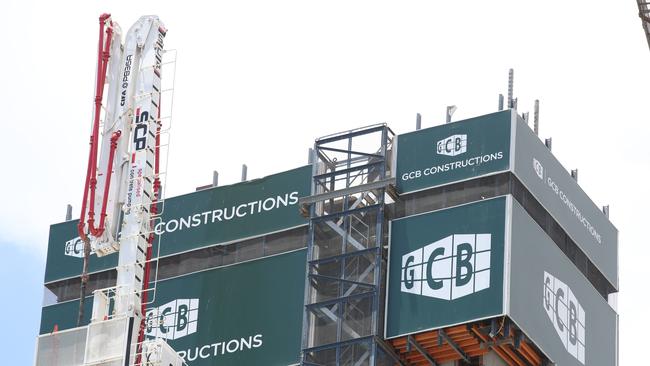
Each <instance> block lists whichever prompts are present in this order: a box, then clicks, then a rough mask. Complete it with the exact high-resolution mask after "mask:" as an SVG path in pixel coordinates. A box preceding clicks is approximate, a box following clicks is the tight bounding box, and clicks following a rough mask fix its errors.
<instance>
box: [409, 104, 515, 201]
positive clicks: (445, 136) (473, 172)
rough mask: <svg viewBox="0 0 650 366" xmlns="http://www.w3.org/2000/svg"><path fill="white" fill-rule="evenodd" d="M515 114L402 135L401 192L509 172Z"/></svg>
mask: <svg viewBox="0 0 650 366" xmlns="http://www.w3.org/2000/svg"><path fill="white" fill-rule="evenodd" d="M514 113H515V112H514V111H511V110H507V111H502V112H497V113H493V114H488V115H485V116H481V117H476V118H470V119H467V120H463V121H458V122H453V123H448V124H444V125H441V126H435V127H431V128H426V129H423V130H419V131H414V132H410V133H406V134H403V135H399V136H398V137H397V167H396V169H397V190H398V191H399V192H400V193H402V194H404V193H411V192H417V191H420V190H423V189H426V188H431V187H435V186H439V185H443V184H448V183H453V182H457V181H462V180H466V179H470V178H476V177H479V176H483V175H488V174H493V173H496V172H500V171H505V170H508V168H509V166H510V131H511V125H512V123H513V121H514Z"/></svg>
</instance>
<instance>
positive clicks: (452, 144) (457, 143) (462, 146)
mask: <svg viewBox="0 0 650 366" xmlns="http://www.w3.org/2000/svg"><path fill="white" fill-rule="evenodd" d="M466 151H467V135H453V136H449V137H447V138H446V139H442V140H440V141H438V143H437V144H436V153H437V154H438V155H447V156H456V155H460V154H462V153H464V152H466Z"/></svg>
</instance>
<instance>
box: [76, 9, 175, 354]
mask: <svg viewBox="0 0 650 366" xmlns="http://www.w3.org/2000/svg"><path fill="white" fill-rule="evenodd" d="M166 32H167V31H166V29H165V27H164V25H163V24H162V23H161V22H160V20H159V19H158V17H156V16H143V17H141V18H140V19H139V20H138V21H137V22H136V23H135V24H134V25H133V26H132V27H131V28H130V29H129V31H128V33H127V34H126V38H125V41H124V44H122V43H121V31H120V28H119V26H118V25H117V24H116V23H115V22H113V21H112V20H111V17H110V15H107V14H105V15H102V16H101V17H100V36H99V50H98V62H97V77H96V85H95V101H94V102H95V104H94V108H93V120H92V125H91V136H90V152H89V157H88V166H87V174H86V182H85V186H84V195H83V201H82V210H81V218H80V220H79V226H78V229H79V235H80V236H81V238H82V239H83V240H84V242H85V243H87V244H88V245H86V246H85V247H86V248H89V249H91V250H90V251H89V250H86V253H84V254H85V256H87V255H89V254H90V252H91V251H92V252H94V253H95V254H96V255H97V256H103V255H108V254H111V253H114V252H118V251H119V259H118V267H117V284H116V287H115V290H114V297H113V298H112V299H111V300H107V299H106V296H105V295H103V294H101V293H99V292H97V291H96V292H95V298H94V300H93V301H94V303H93V317H92V320H91V324H90V326H89V331H88V334H89V339H88V342H87V351H86V359H85V363H86V364H88V365H90V364H92V365H99V364H102V365H103V364H104V363H99V364H98V363H96V360H95V359H92V360H89V359H88V354H89V353H88V352H90V354H92V355H99V354H101V353H102V352H104V349H107V347H106V343H105V340H106V339H111V338H113V339H116V337H117V338H119V339H125V340H128V341H125V345H124V348H123V350H124V352H123V353H122V355H121V357H122V359H123V360H124V363H123V364H124V365H134V364H138V365H140V364H141V363H142V364H143V365H145V364H146V365H148V363H145V361H144V360H143V359H142V357H141V354H142V350H143V349H145V348H146V347H145V346H143V341H144V322H143V314H144V313H145V311H144V310H145V309H144V307H145V306H146V303H147V286H148V284H149V263H150V259H151V253H152V243H153V238H154V235H153V230H152V226H153V225H152V218H153V216H154V215H155V214H156V209H157V208H156V204H157V200H158V198H159V193H160V182H159V179H158V175H159V159H160V156H159V155H160V153H159V151H160V149H159V147H160V130H161V119H160V102H161V67H162V59H163V40H164V37H165V34H166ZM106 84H107V85H108V88H107V96H106V98H105V97H104V89H105V85H106ZM104 100H106V102H105V103H102V102H103V101H104ZM102 111H103V125H102V123H101V122H102V121H101V116H102ZM100 130H101V131H100ZM100 134H101V139H100ZM86 258H87V257H86ZM84 268H87V261H85V262H84ZM85 280H87V275H86V274H85V273H84V275H83V276H82V296H81V297H82V300H81V301H82V305H83V298H84V295H83V294H84V289H85V287H84V286H85ZM106 303H111V304H112V306H110V308H111V311H110V313H109V312H108V310H101V308H102V306H99V305H102V304H106ZM81 308H83V306H82V307H81ZM105 308H106V309H108V308H109V306H106V307H105ZM81 315H83V313H82V312H81V310H80V318H81ZM109 318H114V319H117V320H120V319H122V320H128V322H126V323H125V324H128V325H127V326H126V328H125V329H124V330H123V331H122V333H120V334H112V335H109V334H105V332H103V331H102V332H99V333H104V334H101V335H98V336H97V337H94V338H92V337H91V334H94V333H93V331H91V328H92V329H104V328H103V327H105V326H104V325H103V324H102V322H106V321H110V320H107V319H109ZM105 329H109V327H108V326H106V328H105ZM150 348H151V349H153V348H152V347H150ZM158 348H159V347H158ZM89 350H90V351H89ZM106 352H108V351H106ZM149 356H150V355H149ZM97 357H99V356H97ZM105 357H106V358H105V359H111V360H113V361H114V360H115V359H114V358H111V357H115V356H112V355H108V354H107V355H106V356H105ZM118 357H119V356H118ZM102 359H104V358H102ZM111 362H112V361H111ZM174 362H176V361H174ZM109 364H110V365H112V364H113V363H106V365H109ZM174 365H176V363H174Z"/></svg>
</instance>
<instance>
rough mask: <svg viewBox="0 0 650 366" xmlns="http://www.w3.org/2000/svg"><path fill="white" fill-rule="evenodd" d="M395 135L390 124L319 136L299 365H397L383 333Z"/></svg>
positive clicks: (309, 201)
mask: <svg viewBox="0 0 650 366" xmlns="http://www.w3.org/2000/svg"><path fill="white" fill-rule="evenodd" d="M394 137H395V134H394V133H393V132H392V131H391V130H390V128H389V127H388V126H387V125H386V124H378V125H372V126H367V127H363V128H359V129H355V130H350V131H345V132H342V133H337V134H334V135H329V136H325V137H322V138H320V139H317V140H316V142H315V144H314V149H313V150H312V157H311V162H312V167H313V170H312V177H313V178H312V187H311V196H309V197H305V198H301V200H300V204H301V208H302V211H303V213H305V214H308V215H309V218H310V221H309V236H308V244H307V269H306V279H305V307H304V314H303V333H302V355H301V365H303V366H310V365H336V366H339V365H354V366H361V365H368V366H375V365H389V364H390V365H394V364H395V362H398V363H401V362H400V360H399V357H398V356H397V355H396V354H395V353H394V352H393V351H392V348H391V347H390V346H388V345H387V344H386V343H384V341H383V340H382V339H381V335H382V333H383V298H384V291H385V289H384V287H383V283H384V278H385V263H386V262H385V259H386V244H387V221H386V219H385V215H384V208H385V203H386V198H387V197H386V194H387V190H388V187H389V185H391V184H393V183H394V178H391V166H392V164H391V152H392V145H393V142H394Z"/></svg>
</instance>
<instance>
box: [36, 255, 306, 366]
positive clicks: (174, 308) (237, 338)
mask: <svg viewBox="0 0 650 366" xmlns="http://www.w3.org/2000/svg"><path fill="white" fill-rule="evenodd" d="M305 261H306V250H304V249H303V250H298V251H294V252H290V253H286V254H280V255H276V256H272V257H267V258H264V259H258V260H254V261H250V262H246V263H241V264H236V265H231V266H227V267H222V268H217V269H213V270H208V271H202V272H197V273H193V274H189V275H185V276H181V277H177V278H173V279H169V280H164V281H160V282H158V284H157V287H156V294H155V296H156V297H155V302H154V303H153V304H152V306H151V308H150V309H149V310H148V311H147V314H146V317H147V328H146V336H148V337H161V338H164V339H166V340H167V341H168V342H169V344H170V345H171V346H172V347H173V348H174V350H176V351H177V352H178V353H179V354H180V355H181V356H182V357H183V358H184V359H185V361H186V362H187V363H188V365H189V366H204V365H222V366H229V365H232V366H239V365H269V366H273V365H278V366H286V365H290V364H293V363H296V362H298V357H299V354H300V342H301V332H302V313H303V311H302V310H303V301H304V298H303V293H304V281H305ZM89 303H92V302H91V301H89ZM77 305H78V302H76V301H75V302H71V303H64V304H57V305H52V306H48V307H45V308H43V313H42V319H41V333H47V332H50V331H51V330H52V329H53V327H54V324H57V325H58V328H59V330H63V329H66V328H70V327H73V326H74V320H75V319H76V315H77V308H76V306H77ZM86 313H88V314H89V313H90V309H87V311H86Z"/></svg>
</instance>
